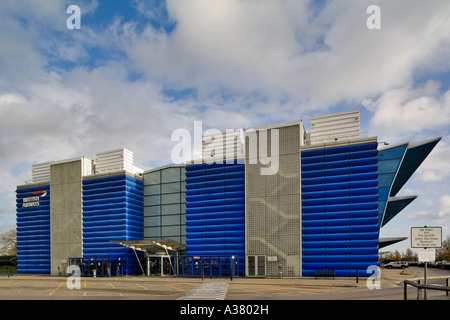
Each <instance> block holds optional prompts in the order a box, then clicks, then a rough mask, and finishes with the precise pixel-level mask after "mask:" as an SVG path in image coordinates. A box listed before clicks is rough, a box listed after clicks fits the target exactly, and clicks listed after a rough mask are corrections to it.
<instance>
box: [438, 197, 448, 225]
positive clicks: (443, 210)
mask: <svg viewBox="0 0 450 320" xmlns="http://www.w3.org/2000/svg"><path fill="white" fill-rule="evenodd" d="M438 215H439V218H441V219H443V218H448V217H450V195H443V196H441V198H440V201H439V213H438Z"/></svg>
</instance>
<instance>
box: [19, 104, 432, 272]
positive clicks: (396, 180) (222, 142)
mask: <svg viewBox="0 0 450 320" xmlns="http://www.w3.org/2000/svg"><path fill="white" fill-rule="evenodd" d="M310 125H311V130H310V132H307V131H306V130H305V127H304V123H303V121H302V120H298V121H291V122H286V123H281V124H273V125H266V126H262V127H255V128H248V129H237V130H226V131H224V132H215V133H209V134H205V135H203V148H202V154H201V157H194V158H193V159H192V160H191V161H188V162H187V163H185V164H176V165H174V164H170V165H167V166H163V167H160V168H156V169H152V170H148V171H143V170H141V169H138V168H136V167H134V165H133V156H132V153H131V152H130V151H128V150H126V149H119V150H113V151H111V152H103V153H98V154H97V156H96V159H95V160H91V159H88V158H86V157H80V158H76V159H69V160H63V161H56V162H49V163H44V164H38V165H34V166H33V179H32V181H31V182H30V183H27V184H26V185H22V186H18V187H17V230H18V264H19V266H18V272H19V273H44V274H58V273H61V271H63V270H65V268H66V267H67V266H68V264H77V265H78V266H80V267H81V269H82V272H83V275H92V274H93V272H96V274H97V275H99V274H101V275H112V274H115V275H120V274H142V273H144V274H147V275H167V274H176V275H178V276H203V275H205V276H208V275H209V276H246V277H279V276H283V277H311V276H314V275H315V274H316V272H317V271H319V270H331V271H333V272H334V274H335V275H336V276H338V277H339V276H340V277H348V276H355V275H356V274H357V273H358V274H359V275H360V276H365V275H366V271H367V269H368V267H369V266H371V265H377V263H378V251H379V249H380V248H382V247H383V246H386V245H389V244H392V243H394V242H395V241H399V240H402V239H401V238H397V239H380V237H379V234H380V229H381V227H383V226H384V225H386V224H387V223H388V222H389V221H390V220H392V219H393V218H394V217H395V216H396V215H397V214H398V213H399V212H400V211H401V210H403V209H404V208H405V207H406V206H407V205H408V204H410V203H411V202H412V201H413V200H414V199H415V198H416V197H417V195H411V196H398V193H399V190H400V189H401V188H402V186H403V185H404V184H405V183H406V181H408V179H409V178H410V177H411V175H412V174H413V173H414V171H415V170H416V169H417V168H418V167H419V165H420V164H421V163H422V162H423V160H424V159H425V158H426V157H427V156H428V154H429V153H430V152H431V151H432V149H433V148H434V146H435V145H436V144H437V143H438V142H439V140H440V138H436V139H432V140H427V141H423V142H418V143H409V142H406V143H403V144H398V145H394V146H387V147H386V146H385V144H386V143H380V142H379V141H378V139H377V137H375V136H369V135H367V134H364V133H362V132H361V129H360V113H359V111H350V112H343V113H338V114H332V115H325V116H319V117H314V118H312V119H311V121H310Z"/></svg>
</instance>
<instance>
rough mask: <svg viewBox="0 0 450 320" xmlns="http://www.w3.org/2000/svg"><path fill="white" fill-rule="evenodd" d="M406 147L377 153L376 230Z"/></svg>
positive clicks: (381, 220)
mask: <svg viewBox="0 0 450 320" xmlns="http://www.w3.org/2000/svg"><path fill="white" fill-rule="evenodd" d="M407 147H408V144H407V143H405V144H402V145H400V146H397V147H392V148H388V149H384V150H380V151H379V152H378V198H379V205H378V229H380V228H381V225H382V222H383V216H384V213H385V211H386V205H387V201H388V199H389V194H390V192H391V187H392V184H393V183H394V179H395V176H396V174H397V172H398V169H399V167H400V164H401V163H402V160H403V157H404V155H405V152H406V149H407Z"/></svg>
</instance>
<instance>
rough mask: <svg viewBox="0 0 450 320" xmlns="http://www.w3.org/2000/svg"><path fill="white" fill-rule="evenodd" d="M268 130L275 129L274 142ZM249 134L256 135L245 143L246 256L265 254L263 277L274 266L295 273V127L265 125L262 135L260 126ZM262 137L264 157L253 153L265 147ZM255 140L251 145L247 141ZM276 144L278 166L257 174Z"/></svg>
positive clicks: (298, 207)
mask: <svg viewBox="0 0 450 320" xmlns="http://www.w3.org/2000/svg"><path fill="white" fill-rule="evenodd" d="M272 130H278V141H276V135H275V136H272ZM255 133H256V139H255V137H254V136H253V139H250V138H249V137H248V136H247V138H246V148H245V150H246V162H245V165H246V167H245V175H246V255H247V256H249V255H258V256H260V255H265V256H266V257H271V259H267V262H266V270H267V271H266V275H267V276H269V277H274V276H278V273H279V272H280V271H281V272H283V276H288V277H300V276H301V201H300V190H301V188H300V126H299V125H291V126H286V127H279V128H272V129H267V135H266V133H263V134H262V136H261V131H260V130H256V132H252V134H255ZM265 136H267V145H266V146H267V155H268V157H267V158H266V159H265V158H264V157H261V153H260V152H258V151H259V150H260V148H261V147H263V148H264V147H266V146H264V145H262V144H265V143H266V141H264V139H262V138H264V137H265ZM272 137H275V138H274V139H272ZM255 141H257V148H254V145H253V146H252V145H251V144H252V143H254V142H255ZM277 149H278V153H279V155H278V159H277V160H278V170H276V171H274V174H269V175H267V174H266V175H264V174H262V171H261V169H262V168H267V167H270V166H271V165H273V163H269V161H268V160H269V158H270V157H271V156H273V153H272V152H276V150H277ZM257 150H258V151H257ZM255 158H257V159H256V161H255ZM271 160H272V162H273V161H274V158H273V157H272V159H271ZM255 162H256V163H255ZM264 163H269V164H266V165H264ZM274 257H276V259H274ZM280 266H281V268H280Z"/></svg>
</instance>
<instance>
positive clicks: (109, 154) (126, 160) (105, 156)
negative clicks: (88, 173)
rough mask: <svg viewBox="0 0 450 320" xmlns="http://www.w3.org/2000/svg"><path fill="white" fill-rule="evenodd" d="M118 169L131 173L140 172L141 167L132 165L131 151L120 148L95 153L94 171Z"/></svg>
mask: <svg viewBox="0 0 450 320" xmlns="http://www.w3.org/2000/svg"><path fill="white" fill-rule="evenodd" d="M120 170H126V171H129V172H132V173H140V172H142V169H139V168H137V167H135V166H134V165H133V152H131V151H130V150H127V149H125V148H122V149H116V150H111V151H105V152H99V153H97V154H96V159H95V171H96V173H104V172H113V171H120Z"/></svg>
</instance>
